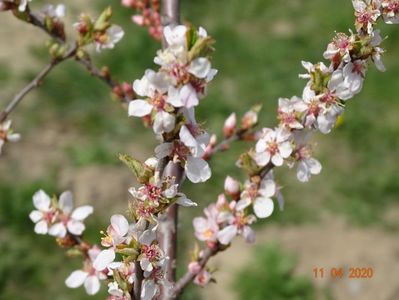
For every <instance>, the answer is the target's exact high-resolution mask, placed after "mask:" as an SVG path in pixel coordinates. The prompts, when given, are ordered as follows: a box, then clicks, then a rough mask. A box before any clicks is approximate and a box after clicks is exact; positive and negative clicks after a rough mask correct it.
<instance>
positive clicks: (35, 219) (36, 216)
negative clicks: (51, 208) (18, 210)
mask: <svg viewBox="0 0 399 300" xmlns="http://www.w3.org/2000/svg"><path fill="white" fill-rule="evenodd" d="M29 218H30V219H31V220H32V222H34V223H37V222H39V221H40V220H41V219H42V218H43V214H42V213H41V212H40V211H38V210H33V211H32V212H31V213H30V214H29Z"/></svg>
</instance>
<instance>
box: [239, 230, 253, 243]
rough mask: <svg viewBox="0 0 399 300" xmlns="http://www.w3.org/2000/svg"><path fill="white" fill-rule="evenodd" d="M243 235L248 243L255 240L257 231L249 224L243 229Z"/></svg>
mask: <svg viewBox="0 0 399 300" xmlns="http://www.w3.org/2000/svg"><path fill="white" fill-rule="evenodd" d="M242 236H243V237H244V239H245V241H246V242H247V243H254V242H255V231H253V229H252V228H251V227H249V226H244V228H243V229H242Z"/></svg>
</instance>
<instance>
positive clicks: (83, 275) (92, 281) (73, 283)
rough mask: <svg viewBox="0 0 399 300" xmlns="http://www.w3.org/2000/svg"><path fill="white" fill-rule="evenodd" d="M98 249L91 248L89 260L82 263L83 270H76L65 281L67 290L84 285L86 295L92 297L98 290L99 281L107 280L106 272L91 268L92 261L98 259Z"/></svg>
mask: <svg viewBox="0 0 399 300" xmlns="http://www.w3.org/2000/svg"><path fill="white" fill-rule="evenodd" d="M99 253H100V249H98V248H97V247H93V248H91V249H90V250H89V251H88V254H89V258H88V259H86V261H85V263H84V268H83V270H77V271H74V272H72V273H71V275H69V276H68V278H67V279H66V280H65V284H66V286H67V287H69V288H77V287H79V286H81V285H84V287H85V290H86V292H87V294H89V295H94V294H97V293H98V291H99V290H100V280H105V279H106V278H107V275H106V272H103V270H102V271H98V269H96V268H94V267H93V261H94V260H95V259H96V258H97V257H98V255H99Z"/></svg>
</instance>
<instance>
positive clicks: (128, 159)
mask: <svg viewBox="0 0 399 300" xmlns="http://www.w3.org/2000/svg"><path fill="white" fill-rule="evenodd" d="M119 159H120V160H121V161H122V162H124V163H125V165H126V166H127V167H128V168H129V169H130V170H131V171H132V172H133V173H134V175H135V176H136V178H137V181H138V182H139V183H147V182H149V180H150V178H151V177H152V176H153V175H154V174H153V170H152V169H151V168H149V167H148V166H146V165H145V164H144V163H142V162H141V161H139V160H137V159H135V158H133V157H132V156H130V155H128V154H119Z"/></svg>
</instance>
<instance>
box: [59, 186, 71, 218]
mask: <svg viewBox="0 0 399 300" xmlns="http://www.w3.org/2000/svg"><path fill="white" fill-rule="evenodd" d="M59 205H60V208H61V210H62V211H63V212H64V213H66V214H70V213H71V211H72V209H73V197H72V193H71V192H70V191H65V192H63V193H62V194H61V196H60V201H59Z"/></svg>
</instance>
